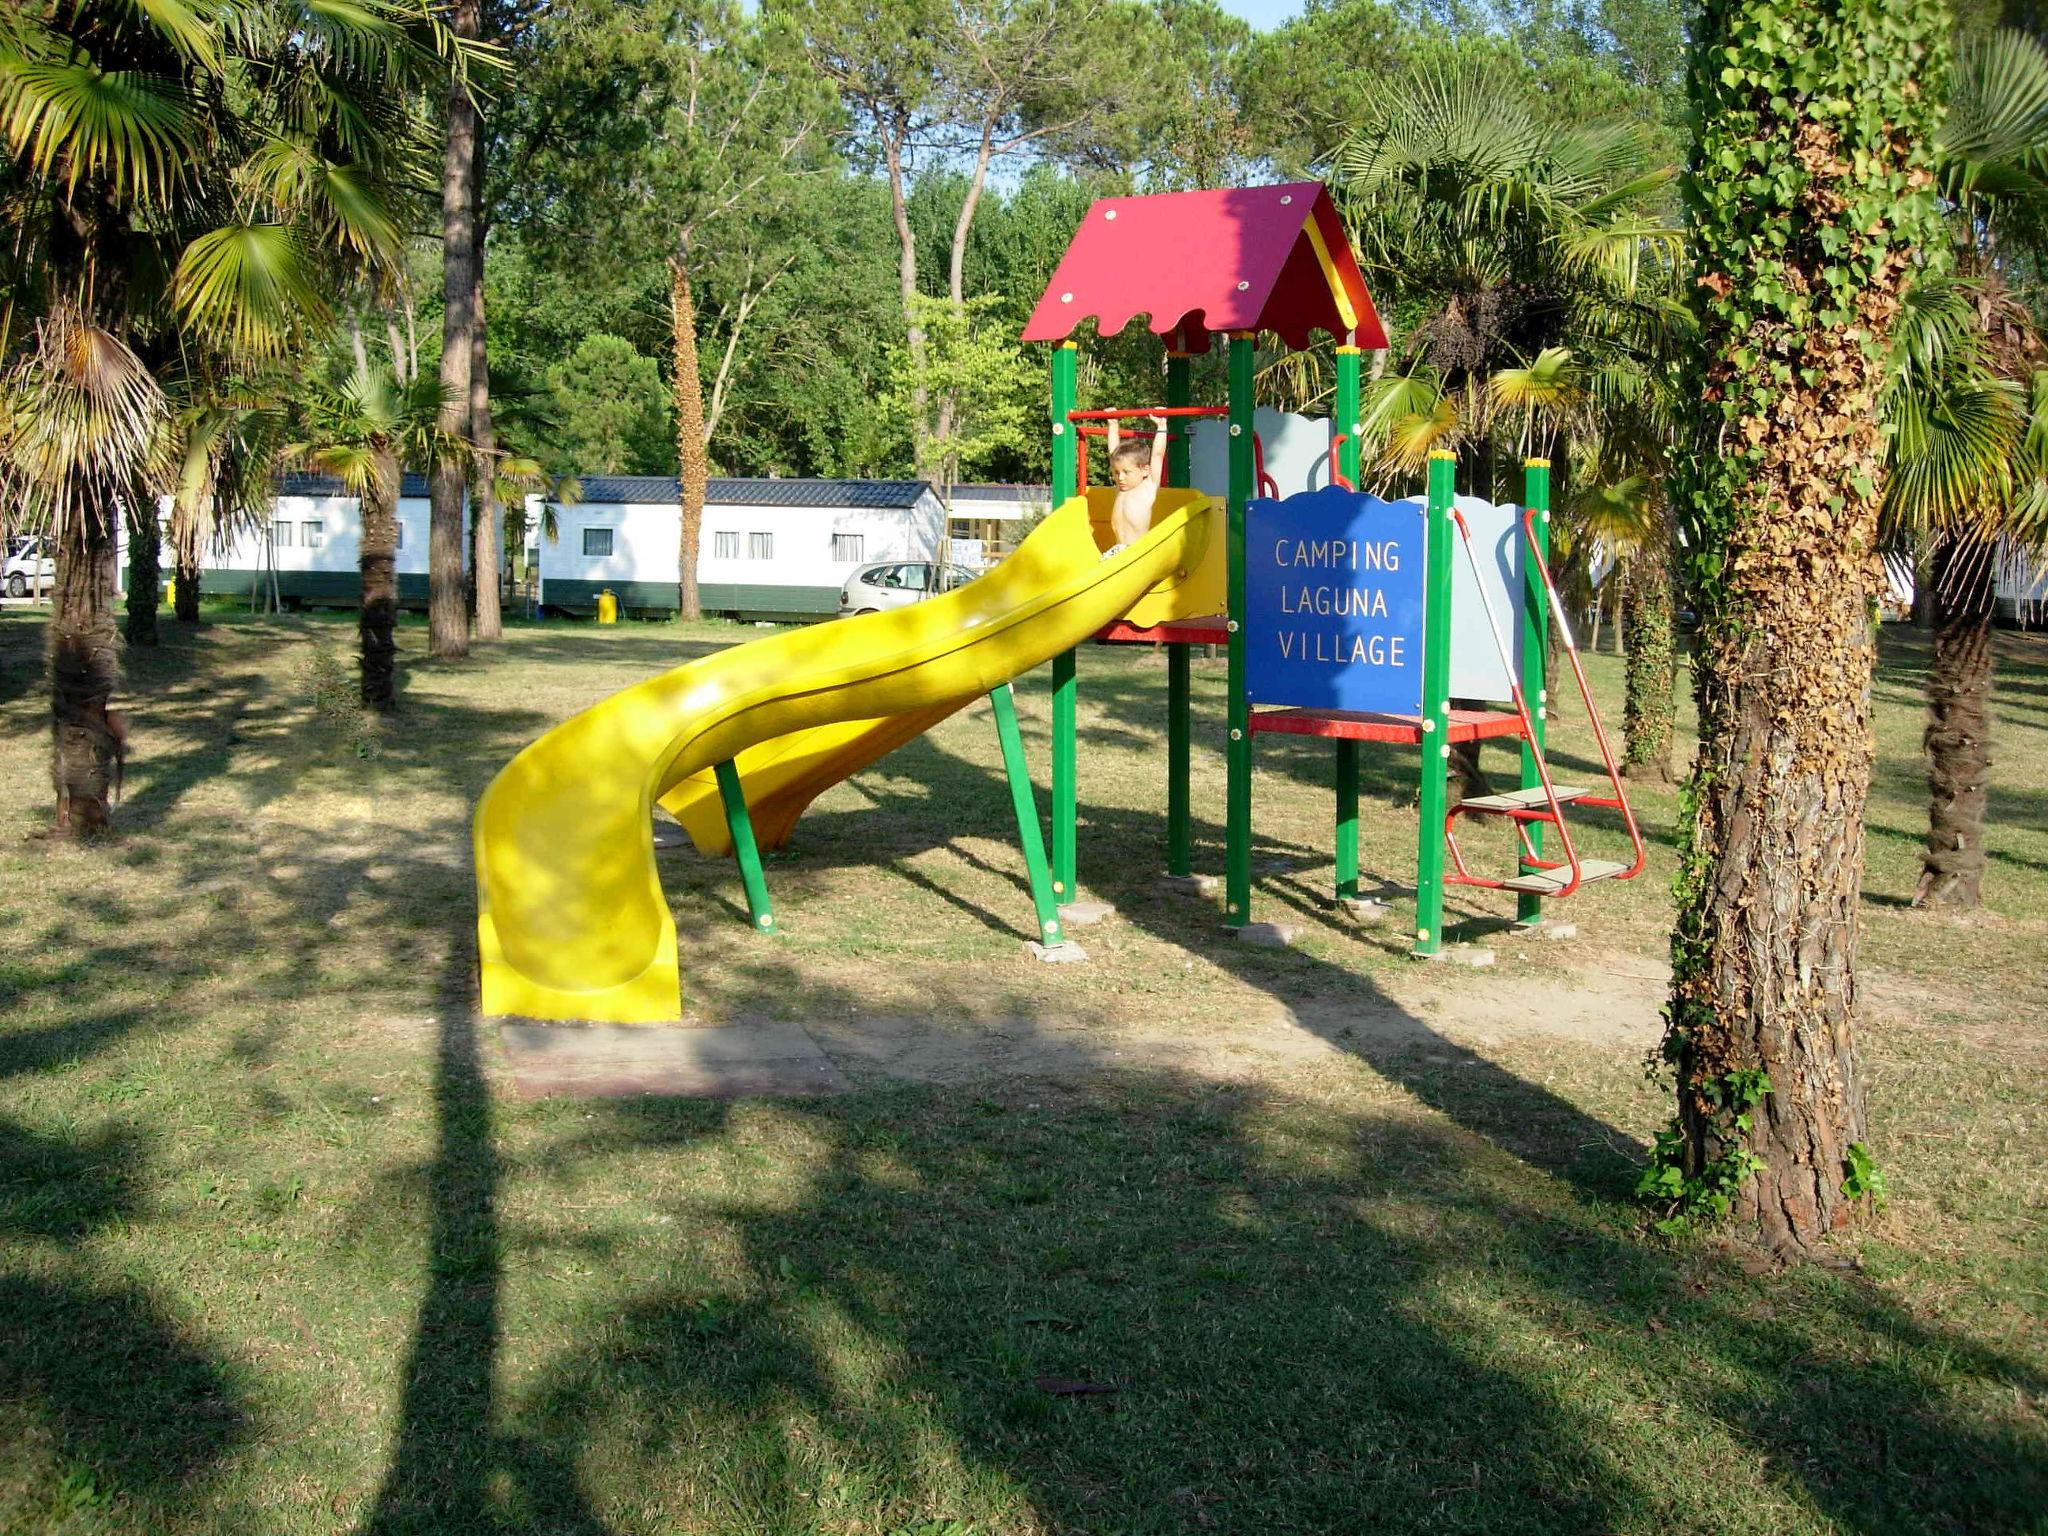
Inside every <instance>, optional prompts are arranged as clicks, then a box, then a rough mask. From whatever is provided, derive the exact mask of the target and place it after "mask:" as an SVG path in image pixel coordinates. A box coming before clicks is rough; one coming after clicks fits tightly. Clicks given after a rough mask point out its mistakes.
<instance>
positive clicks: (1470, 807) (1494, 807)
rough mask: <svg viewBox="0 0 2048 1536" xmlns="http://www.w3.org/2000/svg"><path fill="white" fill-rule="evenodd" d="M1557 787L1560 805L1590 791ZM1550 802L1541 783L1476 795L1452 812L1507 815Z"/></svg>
mask: <svg viewBox="0 0 2048 1536" xmlns="http://www.w3.org/2000/svg"><path fill="white" fill-rule="evenodd" d="M1556 788H1557V803H1558V804H1559V805H1569V804H1571V802H1572V801H1574V800H1579V799H1583V798H1584V797H1585V796H1586V795H1587V794H1589V793H1590V791H1588V790H1583V789H1567V788H1565V786H1564V785H1562V784H1560V785H1558V786H1557V787H1556ZM1549 804H1550V797H1549V796H1547V795H1545V794H1544V793H1543V786H1542V785H1541V784H1539V785H1537V786H1536V787H1535V788H1534V789H1511V790H1508V791H1507V792H1506V793H1505V794H1499V795H1474V796H1473V797H1472V798H1471V799H1469V800H1460V801H1459V802H1458V803H1457V804H1456V805H1454V806H1452V807H1451V813H1452V814H1453V815H1461V814H1465V813H1471V814H1474V815H1481V816H1486V815H1492V816H1505V815H1508V814H1510V813H1511V812H1514V811H1534V810H1541V809H1544V808H1546V807H1547V806H1548V805H1549Z"/></svg>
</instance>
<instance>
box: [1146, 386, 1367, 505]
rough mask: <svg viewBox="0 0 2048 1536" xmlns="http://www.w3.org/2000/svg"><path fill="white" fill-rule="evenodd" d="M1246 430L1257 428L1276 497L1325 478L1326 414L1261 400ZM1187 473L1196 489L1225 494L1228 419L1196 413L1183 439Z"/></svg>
mask: <svg viewBox="0 0 2048 1536" xmlns="http://www.w3.org/2000/svg"><path fill="white" fill-rule="evenodd" d="M1140 425H1143V423H1140ZM1252 430H1253V431H1255V432H1257V433H1258V434H1259V442H1260V444H1261V446H1262V447H1264V449H1265V451H1266V473H1267V474H1268V475H1271V476H1272V477H1273V481H1274V483H1275V484H1276V485H1277V486H1278V487H1279V491H1280V497H1281V499H1282V500H1285V499H1286V498H1287V497H1289V496H1295V495H1299V494H1300V493H1301V492H1303V491H1319V490H1321V489H1322V488H1323V487H1324V486H1326V485H1329V484H1330V483H1331V481H1330V423H1329V422H1328V421H1327V420H1326V419H1324V418H1323V417H1321V416H1296V415H1294V414H1292V413H1290V412H1287V411H1276V410H1274V409H1273V408H1272V407H1271V406H1264V405H1262V406H1260V407H1259V408H1258V410H1257V411H1256V412H1255V413H1253V416H1252ZM1188 474H1189V476H1190V478H1192V479H1193V481H1194V482H1195V489H1196V490H1198V491H1202V492H1205V493H1206V494H1208V495H1210V496H1214V497H1215V498H1216V499H1217V500H1218V501H1221V500H1223V499H1224V497H1226V496H1227V495H1229V493H1230V423H1229V422H1227V421H1220V420H1217V419H1215V418H1213V417H1200V418H1197V419H1196V421H1195V426H1194V433H1193V436H1192V438H1191V439H1190V441H1189V443H1188ZM1256 494H1258V495H1264V494H1265V492H1263V491H1259V492H1257V493H1256Z"/></svg>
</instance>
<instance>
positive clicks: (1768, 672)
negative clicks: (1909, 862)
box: [1665, 0, 1949, 1252]
mask: <svg viewBox="0 0 2048 1536" xmlns="http://www.w3.org/2000/svg"><path fill="white" fill-rule="evenodd" d="M1948 28H1949V18H1948V14H1947V7H1946V6H1942V5H1926V4H1922V3H1921V0H1812V3H1809V4H1806V5H1802V6H1796V7H1787V6H1781V5H1778V4H1775V3H1774V0H1707V3H1706V4H1705V5H1704V6H1703V7H1702V10H1701V14H1700V18H1699V21H1698V24H1697V29H1696V31H1695V33H1694V53H1693V57H1692V70H1691V81H1690V88H1691V94H1692V100H1693V106H1694V109H1695V121H1696V122H1697V123H1698V124H1699V128H1698V132H1699V135H1700V137H1699V141H1698V143H1697V144H1696V145H1695V148H1694V154H1693V161H1692V163H1693V165H1694V167H1695V169H1694V171H1693V173H1692V174H1691V175H1690V176H1689V177H1688V178H1687V180H1686V186H1685V192H1686V201H1687V205H1688V212H1689V215H1690V222H1691V225H1692V234H1693V245H1692V250H1693V263H1694V271H1695V273H1696V277H1695V282H1696V283H1697V287H1696V289H1695V291H1694V295H1693V297H1694V303H1695V306H1696V311H1697V314H1698V316H1699V321H1700V329H1699V343H1698V344H1699V347H1700V353H1701V356H1700V363H1701V372H1700V376H1699V377H1698V378H1697V379H1696V380H1695V381H1694V382H1695V384H1696V388H1693V389H1689V390H1687V391H1684V393H1685V394H1686V395H1687V396H1688V397H1689V398H1690V399H1691V400H1692V401H1693V402H1695V403H1694V405H1693V407H1692V409H1693V413H1694V414H1693V418H1692V422H1691V427H1692V434H1691V444H1690V448H1689V451H1687V452H1685V453H1683V454H1681V456H1680V464H1681V474H1682V480H1681V484H1680V486H1679V494H1678V496H1677V498H1676V502H1677V510H1678V513H1679V516H1680V517H1681V518H1682V519H1683V520H1684V521H1683V526H1684V527H1685V530H1686V539H1685V545H1684V548H1685V559H1686V565H1687V571H1686V574H1687V577H1688V582H1689V586H1690V588H1691V591H1692V594H1693V596H1694V599H1695V602H1696V603H1697V605H1698V608H1699V611H1700V617H1701V628H1700V638H1699V647H1698V652H1697V655H1696V657H1695V685H1694V686H1695V690H1696V695H1697V698H1698V703H1699V716H1700V734H1701V743H1700V752H1699V756H1698V759H1697V761H1696V762H1695V765H1694V769H1693V775H1692V781H1691V783H1690V785H1689V786H1688V795H1687V806H1688V811H1689V816H1688V822H1687V824H1686V825H1685V826H1684V827H1683V835H1684V844H1683V849H1682V856H1681V857H1682V862H1681V869H1680V878H1679V912H1678V923H1677V928H1676V931H1675V932H1674V934H1673V938H1672V994H1671V1006H1670V1010H1669V1029H1668V1034H1667V1038H1666V1040H1665V1054H1666V1057H1667V1059H1668V1060H1669V1061H1670V1062H1671V1063H1672V1065H1673V1066H1674V1067H1675V1069H1676V1073H1677V1095H1678V1130H1679V1141H1678V1146H1677V1148H1676V1150H1677V1152H1678V1155H1679V1158H1680V1162H1681V1166H1682V1168H1683V1172H1684V1175H1685V1178H1686V1180H1687V1184H1686V1198H1687V1200H1688V1202H1689V1203H1690V1204H1691V1205H1692V1207H1693V1208H1694V1209H1701V1208H1704V1209H1706V1210H1709V1211H1720V1210H1727V1211H1729V1212H1731V1213H1732V1214H1733V1215H1734V1216H1735V1218H1736V1219H1737V1221H1738V1222H1739V1223H1740V1225H1741V1226H1742V1227H1743V1228H1745V1229H1746V1230H1747V1232H1748V1233H1749V1234H1750V1235H1751V1236H1752V1237H1753V1238H1755V1239H1756V1240H1757V1241H1759V1242H1760V1243H1761V1244H1762V1245H1763V1246H1765V1247H1767V1248H1769V1249H1771V1250H1774V1251H1778V1252H1797V1251H1800V1250H1803V1249H1805V1248H1806V1247H1807V1246H1808V1245H1810V1244H1811V1243H1813V1242H1814V1241H1815V1240H1817V1239H1819V1238H1821V1237H1822V1236H1824V1235H1825V1234H1826V1233H1827V1232H1828V1231H1830V1230H1831V1229H1833V1228H1835V1227H1838V1226H1841V1225H1842V1224H1844V1223H1845V1222H1847V1221H1848V1220H1849V1219H1850V1218H1851V1216H1852V1213H1853V1211H1854V1208H1855V1205H1856V1201H1855V1199H1854V1197H1853V1191H1854V1190H1855V1189H1856V1188H1857V1187H1859V1185H1860V1180H1858V1181H1854V1182H1852V1183H1850V1184H1849V1185H1848V1186H1847V1187H1845V1183H1844V1179H1845V1174H1846V1173H1847V1172H1848V1169H1849V1164H1850V1159H1851V1150H1850V1149H1851V1148H1852V1147H1855V1146H1857V1144H1859V1143H1860V1142H1861V1141H1862V1139H1863V1135H1864V1107H1863V1084H1862V1081H1861V1078H1860V1075H1859V1073H1858V1068H1857V1053H1856V1035H1855V1022H1856V1012H1857V995H1856V930H1857V903H1858V899H1859V897H1860V894H1861V887H1862V870H1863V812H1864V805H1865V801H1866V799H1867V798H1868V794H1869V788H1870V765H1871V758H1872V755H1873V744H1872V740H1871V730H1870V680H1871V666H1872V660H1873V654H1874V647H1873V644H1872V605H1873V602H1874V600H1875V598H1876V596H1877V593H1878V591H1879V590H1880V589H1879V583H1880V582H1881V580H1882V573H1881V568H1880V565H1879V561H1878V556H1877V516H1878V504H1879V499H1880V494H1881V490H1882V487H1881V484H1880V477H1881V476H1882V473H1883V465H1884V451H1885V450H1884V441H1883V438H1882V436H1881V434H1880V432H1879V428H1878V411H1877V397H1878V392H1879V388H1880V386H1881V384H1882V382H1883V379H1884V374H1885V356H1886V352H1887V349H1888V346H1889V344H1890V341H1891V336H1892V332H1893V328H1894V325H1895V322H1896V320H1897V317H1898V315H1899V312H1900V306H1901V296H1902V295H1903V293H1904V292H1905V289H1906V287H1907V285H1908V283H1909V281H1910V279H1911V276H1912V271H1913V265H1914V247H1915V244H1916V242H1917V241H1919V240H1920V239H1922V238H1923V237H1924V236H1925V235H1926V234H1927V233H1928V232H1929V231H1931V229H1932V228H1933V221H1934V217H1935V207H1934V196H1933V190H1932V177H1931V175H1930V174H1929V171H1928V165H1929V159H1930V150H1931V147H1932V139H1933V135H1934V132H1935V129H1936V127H1937V126H1938V123H1939V119H1940V108H1939V103H1940V101H1941V87H1942V79H1943V70H1944V66H1945V63H1946V57H1945V54H1946V43H1947V35H1948ZM1766 1084H1767V1085H1768V1086H1767V1087H1766V1086H1765V1085H1766ZM1752 1101H1753V1102H1752ZM1861 1155H1862V1154H1861V1150H1860V1148H1859V1151H1858V1156H1859V1157H1860V1156H1861Z"/></svg>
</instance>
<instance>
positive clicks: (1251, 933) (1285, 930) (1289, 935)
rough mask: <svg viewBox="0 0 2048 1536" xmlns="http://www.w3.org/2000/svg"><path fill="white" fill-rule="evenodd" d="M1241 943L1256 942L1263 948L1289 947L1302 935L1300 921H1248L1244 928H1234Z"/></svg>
mask: <svg viewBox="0 0 2048 1536" xmlns="http://www.w3.org/2000/svg"><path fill="white" fill-rule="evenodd" d="M1232 931H1233V932H1235V933H1236V934H1237V942H1238V943H1240V944H1256V945H1258V946H1259V947H1260V948H1262V949H1288V948H1291V947H1292V946H1293V944H1294V941H1295V940H1296V939H1298V938H1300V937H1301V926H1300V924H1298V923H1246V924H1245V925H1244V926H1243V927H1242V928H1238V929H1234V930H1232Z"/></svg>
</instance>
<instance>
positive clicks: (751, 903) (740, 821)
mask: <svg viewBox="0 0 2048 1536" xmlns="http://www.w3.org/2000/svg"><path fill="white" fill-rule="evenodd" d="M712 771H713V772H714V773H716V774H717V775H718V798H719V799H720V800H721V801H722V802H724V805H725V826H726V830H727V831H728V832H730V833H731V834H732V854H733V858H734V859H736V860H738V862H739V866H740V884H742V885H744V886H745V887H746V888H747V915H748V917H749V918H751V919H752V921H753V924H754V927H755V929H756V930H757V931H758V932H761V933H773V932H774V931H775V909H774V908H773V907H772V906H770V905H769V904H768V881H767V878H766V877H765V876H764V875H763V874H762V873H761V850H760V849H759V848H758V847H756V846H755V844H754V819H753V817H751V816H749V815H748V814H747V797H746V794H745V792H744V791H743V790H741V788H740V772H739V770H738V769H737V768H735V767H733V765H732V763H731V762H730V761H727V762H723V763H720V764H719V765H718V766H717V767H716V768H715V769H713V770H712Z"/></svg>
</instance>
